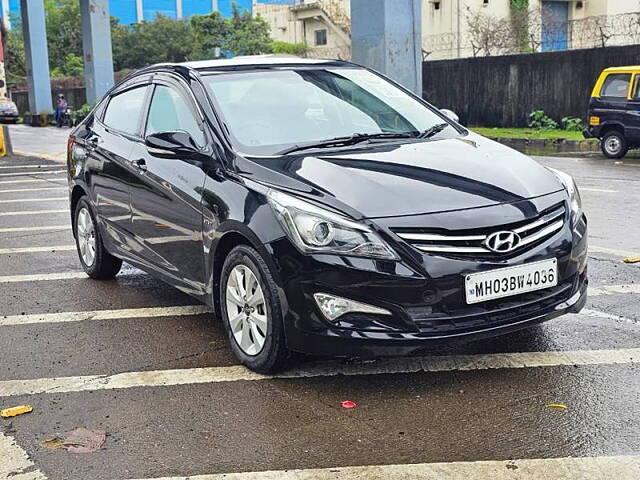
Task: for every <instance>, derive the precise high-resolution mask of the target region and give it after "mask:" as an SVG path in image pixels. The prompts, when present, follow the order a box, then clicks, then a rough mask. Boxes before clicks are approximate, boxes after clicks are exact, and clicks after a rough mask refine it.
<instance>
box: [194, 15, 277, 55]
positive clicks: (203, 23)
mask: <svg viewBox="0 0 640 480" xmlns="http://www.w3.org/2000/svg"><path fill="white" fill-rule="evenodd" d="M191 27H192V28H193V33H194V36H195V40H196V45H195V46H194V56H195V57H197V58H213V57H214V56H215V52H216V49H219V51H220V52H222V53H224V54H231V55H234V56H235V55H259V54H262V53H271V51H272V45H271V43H272V42H271V37H270V36H269V24H267V22H265V21H264V20H263V19H262V18H260V17H252V16H251V13H250V12H248V11H246V10H245V11H243V12H241V11H240V10H239V9H238V7H237V5H235V4H234V5H233V15H232V16H231V18H224V17H223V16H222V15H220V13H219V12H213V13H211V14H209V15H194V16H193V17H191Z"/></svg>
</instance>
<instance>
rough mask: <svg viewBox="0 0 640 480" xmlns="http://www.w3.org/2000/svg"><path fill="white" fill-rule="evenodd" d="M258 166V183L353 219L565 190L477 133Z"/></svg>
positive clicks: (541, 170) (287, 158)
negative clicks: (314, 200)
mask: <svg viewBox="0 0 640 480" xmlns="http://www.w3.org/2000/svg"><path fill="white" fill-rule="evenodd" d="M251 160H252V161H253V162H255V163H256V164H257V165H259V166H260V167H261V168H257V169H252V168H250V167H249V168H247V166H246V165H245V166H244V169H245V172H244V173H245V174H248V175H250V176H251V177H253V179H255V180H258V181H262V182H264V183H267V184H270V185H273V186H282V187H283V188H284V189H286V190H289V191H298V192H300V193H301V194H303V195H304V196H308V195H311V196H315V197H318V200H319V201H323V202H325V203H329V204H331V205H332V206H334V207H336V208H341V207H342V208H341V209H342V210H345V211H348V212H347V213H350V214H351V215H354V213H355V212H353V211H352V209H354V210H356V211H357V212H358V213H359V215H357V216H359V217H364V218H379V217H392V216H402V215H415V214H425V213H435V212H444V211H451V210H461V209H469V208H478V207H486V206H490V205H496V204H500V203H513V202H518V201H521V200H524V199H528V198H533V197H539V196H542V195H546V194H549V193H553V192H557V191H559V190H562V188H563V187H562V184H561V183H560V181H559V180H558V179H557V178H556V176H555V175H554V174H553V173H551V172H550V171H549V170H547V169H546V168H545V167H543V166H542V165H540V164H539V163H537V162H535V161H534V160H532V159H531V158H529V157H527V156H525V155H522V154H521V153H518V152H516V151H515V150H512V149H510V148H508V147H505V146H503V145H501V144H499V143H497V142H494V141H492V140H489V139H486V138H484V137H481V136H479V135H476V134H473V133H470V134H469V135H467V136H465V137H461V138H451V139H444V140H432V141H425V142H416V143H405V144H399V145H398V144H393V145H389V144H387V145H367V147H366V148H356V149H348V150H341V151H338V152H332V153H315V154H301V155H297V156H292V155H289V156H284V157H278V158H269V159H267V158H262V159H255V158H253V159H251ZM247 163H249V162H247ZM241 173H242V172H241ZM345 207H346V208H345Z"/></svg>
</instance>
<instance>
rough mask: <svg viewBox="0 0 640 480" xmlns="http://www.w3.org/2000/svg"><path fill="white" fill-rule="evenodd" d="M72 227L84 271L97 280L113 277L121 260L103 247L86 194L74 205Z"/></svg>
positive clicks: (120, 265) (118, 268)
mask: <svg viewBox="0 0 640 480" xmlns="http://www.w3.org/2000/svg"><path fill="white" fill-rule="evenodd" d="M73 228H74V233H75V237H76V248H77V250H78V258H79V259H80V264H81V265H82V268H83V270H84V271H85V273H86V274H87V275H89V277H91V278H95V279H97V280H105V279H110V278H113V277H115V276H116V275H117V274H118V272H119V271H120V267H122V260H120V259H119V258H116V257H114V256H113V255H111V254H110V253H109V252H107V250H106V249H105V248H104V244H103V243H102V235H101V234H100V229H99V228H98V223H97V222H96V217H95V215H94V213H93V210H92V208H91V205H90V204H89V201H88V199H87V197H86V196H84V197H82V198H81V199H80V200H79V201H78V204H77V205H76V211H75V212H74V215H73Z"/></svg>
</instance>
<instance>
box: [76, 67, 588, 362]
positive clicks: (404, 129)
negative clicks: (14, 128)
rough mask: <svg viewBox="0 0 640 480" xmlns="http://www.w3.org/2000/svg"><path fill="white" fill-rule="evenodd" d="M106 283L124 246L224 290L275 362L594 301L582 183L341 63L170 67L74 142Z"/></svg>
mask: <svg viewBox="0 0 640 480" xmlns="http://www.w3.org/2000/svg"><path fill="white" fill-rule="evenodd" d="M68 169H69V185H70V198H71V213H72V219H73V232H74V235H75V238H76V241H77V247H78V252H79V258H80V262H81V263H82V267H83V268H84V270H85V271H86V273H87V274H88V275H89V276H90V277H92V278H98V279H105V278H112V277H114V276H115V275H116V274H117V273H118V271H119V269H120V267H121V264H122V261H126V262H128V263H129V264H132V265H134V266H136V267H138V268H140V269H142V270H144V271H146V272H148V273H150V274H152V275H155V276H157V277H158V278H160V279H162V280H164V281H166V282H168V283H170V284H171V285H173V286H175V287H177V288H178V289H180V290H182V291H184V292H187V293H189V294H191V295H193V296H194V297H196V298H198V299H200V300H201V301H202V302H205V303H206V304H208V305H210V306H211V308H212V309H213V311H214V312H215V317H216V318H218V319H221V321H222V322H223V324H224V326H225V328H226V331H227V332H228V336H229V342H230V346H231V348H232V350H233V352H234V354H235V355H236V356H237V357H238V359H239V360H240V361H241V362H242V363H243V364H245V365H246V366H248V367H249V368H251V369H253V370H255V371H258V372H270V371H274V370H276V369H278V368H282V367H283V365H284V364H285V360H286V359H287V358H288V355H289V352H291V351H298V352H305V353H309V354H316V355H323V356H327V355H328V356H339V357H359V358H363V357H372V356H387V355H407V354H410V353H414V352H420V351H421V350H422V351H424V350H425V349H427V348H432V347H433V346H434V345H437V344H438V342H451V341H454V340H469V339H477V338H483V337H490V336H496V335H500V334H505V333H508V332H512V331H515V330H517V329H522V328H525V327H529V326H532V325H534V324H537V323H539V322H542V321H545V320H549V319H551V318H554V317H557V316H559V315H562V314H565V313H568V312H578V311H579V310H580V309H581V308H582V307H583V306H584V304H585V301H586V287H587V278H586V277H587V220H586V217H585V215H584V213H583V211H582V209H581V203H580V195H579V193H578V189H577V188H576V185H575V183H574V181H573V180H572V178H571V177H570V176H568V175H566V174H564V173H562V172H559V171H555V170H551V169H548V168H545V167H543V166H541V165H539V164H538V163H536V162H535V161H533V160H532V159H530V158H528V157H526V156H524V155H522V154H520V153H518V152H516V151H514V150H511V149H509V148H507V147H505V146H502V145H500V144H497V143H495V142H493V141H490V140H488V139H486V138H483V137H481V136H478V135H476V134H474V133H472V132H471V131H469V130H467V129H465V128H464V127H462V126H461V125H460V124H458V123H457V122H456V121H454V120H452V119H450V118H448V117H447V115H445V114H443V113H442V112H441V111H439V110H438V109H436V108H434V107H433V106H431V105H429V104H428V103H426V102H425V101H423V100H422V99H421V98H419V97H417V96H414V95H413V94H411V93H410V92H408V91H407V90H405V89H404V88H402V87H400V86H399V85H397V84H395V83H394V82H392V81H391V80H389V79H387V78H385V77H384V76H382V75H380V74H378V73H376V72H373V71H371V70H368V69H366V68H362V67H359V66H357V65H354V64H351V63H347V62H342V61H327V60H303V59H297V58H295V57H286V58H283V57H244V58H236V59H230V60H218V61H205V62H195V63H185V64H175V65H173V64H171V65H170V64H163V65H156V66H152V67H149V68H145V69H143V70H140V71H137V72H135V73H133V74H132V75H130V76H129V77H127V78H126V79H125V80H124V81H122V82H121V83H120V84H119V85H117V86H116V87H115V88H113V89H112V90H111V91H110V92H109V93H108V94H107V95H106V96H105V97H104V99H103V100H102V101H101V102H100V103H99V104H98V105H97V106H96V108H95V109H94V110H93V112H92V113H91V114H90V115H89V116H88V117H87V118H86V119H85V120H84V121H83V122H82V123H81V124H80V125H79V126H78V127H77V128H76V129H75V130H74V131H73V133H72V134H71V136H70V138H69V145H68Z"/></svg>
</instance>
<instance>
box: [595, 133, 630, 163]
mask: <svg viewBox="0 0 640 480" xmlns="http://www.w3.org/2000/svg"><path fill="white" fill-rule="evenodd" d="M600 148H601V149H602V153H603V154H604V156H605V157H607V158H622V157H624V156H625V155H626V154H627V152H628V151H629V144H628V142H627V139H626V138H624V135H623V134H622V133H621V132H619V131H618V130H610V131H608V132H607V133H605V134H604V137H602V139H601V140H600Z"/></svg>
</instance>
